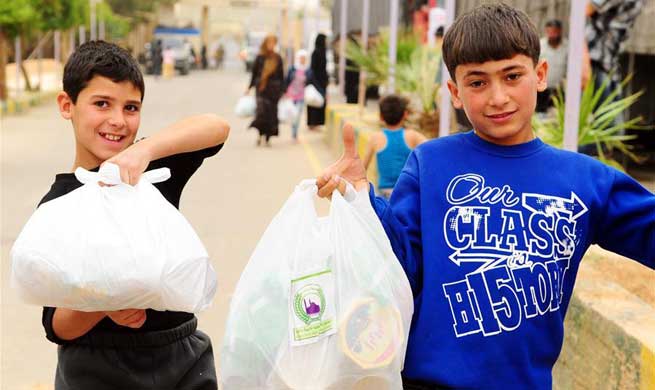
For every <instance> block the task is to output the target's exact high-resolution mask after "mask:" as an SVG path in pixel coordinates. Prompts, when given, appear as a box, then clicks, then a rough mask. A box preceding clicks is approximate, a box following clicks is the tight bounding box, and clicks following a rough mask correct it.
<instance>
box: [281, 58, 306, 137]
mask: <svg viewBox="0 0 655 390" xmlns="http://www.w3.org/2000/svg"><path fill="white" fill-rule="evenodd" d="M306 81H307V50H303V49H300V50H298V52H296V56H295V59H294V62H293V65H292V66H291V68H290V69H289V73H288V74H287V79H286V80H285V85H286V86H287V87H286V96H287V97H288V98H289V99H291V101H292V102H293V104H295V105H296V110H297V112H298V115H297V116H296V117H295V118H293V122H292V124H291V136H292V137H293V140H294V141H296V140H297V139H298V125H299V124H300V117H301V116H302V110H303V106H304V105H305V84H306Z"/></svg>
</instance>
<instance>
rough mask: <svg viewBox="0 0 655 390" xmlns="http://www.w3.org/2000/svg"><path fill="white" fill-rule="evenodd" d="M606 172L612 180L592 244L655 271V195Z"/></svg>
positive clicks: (612, 171)
mask: <svg viewBox="0 0 655 390" xmlns="http://www.w3.org/2000/svg"><path fill="white" fill-rule="evenodd" d="M607 170H608V171H609V172H610V174H611V175H613V179H612V182H611V186H610V190H609V193H608V196H607V201H606V202H605V205H604V208H605V213H604V215H603V216H602V219H601V221H600V224H599V225H598V230H597V233H596V236H595V240H594V241H595V242H596V243H597V244H599V245H600V246H602V247H603V248H605V249H607V250H610V251H612V252H616V253H618V254H620V255H623V256H626V257H629V258H631V259H634V260H637V261H638V262H640V263H642V264H644V265H645V266H647V267H650V268H652V269H655V194H653V193H651V192H650V191H648V190H647V189H646V188H644V187H643V186H641V185H640V184H639V183H638V182H636V181H635V180H634V179H632V178H631V177H629V176H628V175H626V174H624V173H623V172H620V171H617V170H615V169H612V168H609V167H608V168H607Z"/></svg>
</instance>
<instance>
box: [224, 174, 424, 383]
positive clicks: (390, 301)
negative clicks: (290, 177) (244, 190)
mask: <svg viewBox="0 0 655 390" xmlns="http://www.w3.org/2000/svg"><path fill="white" fill-rule="evenodd" d="M316 191H317V189H316V185H315V182H314V181H312V180H306V181H303V182H302V183H300V184H299V185H298V186H296V189H295V191H294V192H293V194H292V195H291V196H290V197H289V199H288V200H287V201H286V203H285V204H284V206H283V207H282V209H281V210H280V211H279V213H278V214H277V215H276V217H275V218H274V219H273V221H272V222H271V223H270V225H269V226H268V228H267V230H266V232H265V233H264V235H263V236H262V238H261V239H260V241H259V243H258V245H257V247H256V248H255V251H254V252H253V254H252V256H251V258H250V260H249V262H248V264H247V266H246V268H245V269H244V271H243V273H242V275H241V278H240V280H239V283H238V285H237V288H236V290H235V293H234V295H233V297H232V302H231V305H230V312H229V316H228V321H227V326H226V332H225V337H224V340H223V346H222V350H221V374H220V375H219V377H220V378H221V380H222V382H223V387H224V389H226V390H231V389H334V390H336V389H339V390H346V389H359V390H364V389H371V390H373V389H376V390H378V389H401V388H402V382H401V377H400V372H401V370H402V367H403V361H404V357H405V349H406V346H407V335H408V332H409V326H410V321H411V316H412V313H413V300H412V292H411V289H410V286H409V282H408V281H407V278H406V276H405V274H404V272H403V270H402V267H401V266H400V263H399V262H398V260H397V259H396V257H395V255H394V253H393V251H392V249H391V245H390V243H389V241H388V239H387V236H386V234H385V232H384V229H383V228H382V225H381V224H380V222H379V220H378V218H377V216H376V214H375V211H374V210H373V208H372V207H371V204H370V200H369V195H368V193H367V192H366V191H361V192H355V190H354V189H353V188H352V187H350V188H349V189H348V191H347V193H346V196H345V197H344V196H341V194H340V193H338V192H335V193H334V194H333V196H332V202H331V205H330V212H329V215H328V216H327V217H318V216H317V214H316V210H315V207H314V198H315V195H316Z"/></svg>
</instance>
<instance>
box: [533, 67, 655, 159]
mask: <svg viewBox="0 0 655 390" xmlns="http://www.w3.org/2000/svg"><path fill="white" fill-rule="evenodd" d="M631 78H632V75H628V76H627V77H626V78H625V79H624V80H623V81H622V82H621V84H620V87H619V88H616V89H615V90H613V91H611V92H610V93H609V94H607V95H606V97H605V98H604V99H603V100H601V99H602V98H603V95H605V91H606V89H607V85H608V82H609V80H607V79H606V80H605V81H604V82H603V83H602V84H601V85H600V86H599V87H598V88H596V87H595V85H594V83H593V82H589V83H588V84H587V86H586V87H585V89H584V91H583V92H582V97H581V99H580V122H579V124H578V145H579V146H585V145H593V146H595V150H596V154H597V158H598V159H599V160H600V161H602V162H604V163H606V164H608V165H611V166H613V167H615V168H617V169H620V170H623V167H622V166H621V164H620V163H619V162H618V161H616V160H615V158H614V157H615V156H614V154H613V152H614V151H615V150H618V151H620V152H622V153H623V154H625V155H626V156H628V157H629V158H630V159H631V160H633V161H635V162H637V163H639V162H642V161H643V159H642V158H641V157H640V156H638V155H637V154H636V153H635V152H634V151H633V146H632V145H630V144H628V143H627V142H628V141H631V140H633V139H635V138H637V136H636V135H634V134H633V135H629V134H625V132H626V130H652V127H650V126H643V125H640V124H639V123H640V122H641V121H642V117H641V116H638V117H636V118H632V119H630V120H627V121H622V120H620V116H621V115H622V113H623V112H625V111H626V110H627V109H628V108H629V107H630V106H631V105H633V104H634V103H635V102H636V101H637V99H639V97H640V96H641V95H642V94H643V91H639V92H636V93H633V94H632V95H629V96H626V97H624V98H621V99H616V97H617V96H618V94H619V92H620V91H621V90H622V89H623V88H624V87H625V86H626V85H627V84H628V82H630V79H631ZM592 80H593V78H592ZM553 103H554V112H555V115H554V117H552V118H547V119H540V118H539V117H538V116H536V115H535V116H534V117H533V118H532V125H533V128H534V129H535V131H536V133H537V135H538V136H539V137H540V138H541V139H542V140H543V141H544V142H546V143H548V144H550V145H553V146H557V147H562V144H563V141H564V111H565V103H564V95H563V93H562V90H561V89H560V90H558V92H557V94H556V95H555V96H553Z"/></svg>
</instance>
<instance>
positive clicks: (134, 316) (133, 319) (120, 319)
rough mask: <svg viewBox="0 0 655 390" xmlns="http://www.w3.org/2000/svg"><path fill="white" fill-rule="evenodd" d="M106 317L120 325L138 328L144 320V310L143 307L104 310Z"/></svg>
mask: <svg viewBox="0 0 655 390" xmlns="http://www.w3.org/2000/svg"><path fill="white" fill-rule="evenodd" d="M105 314H106V315H107V317H109V318H111V320H112V321H114V322H115V323H117V324H118V325H121V326H127V327H128V328H134V329H138V328H140V327H142V326H143V324H144V323H145V322H146V311H145V310H143V309H125V310H117V311H107V312H105Z"/></svg>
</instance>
